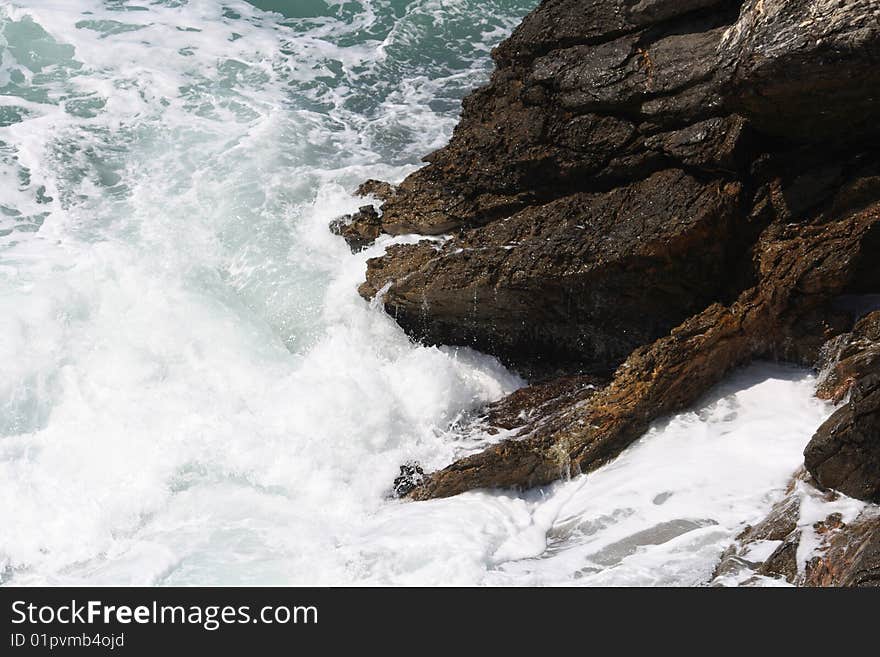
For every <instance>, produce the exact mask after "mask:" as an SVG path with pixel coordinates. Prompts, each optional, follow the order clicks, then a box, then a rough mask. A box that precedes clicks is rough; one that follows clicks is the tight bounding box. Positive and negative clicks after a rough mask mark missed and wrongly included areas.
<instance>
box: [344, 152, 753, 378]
mask: <svg viewBox="0 0 880 657" xmlns="http://www.w3.org/2000/svg"><path fill="white" fill-rule="evenodd" d="M740 202H741V188H740V187H739V185H736V184H726V183H722V182H720V181H719V182H716V183H714V184H709V185H707V184H705V183H702V182H700V181H698V180H697V179H695V178H693V177H692V176H689V175H687V174H685V173H684V172H682V171H680V170H675V169H672V170H667V171H661V172H658V173H656V174H654V175H652V176H650V177H649V178H647V179H646V180H644V181H641V182H639V183H635V184H633V185H629V186H624V187H620V188H617V189H615V190H612V191H610V192H607V193H601V194H577V195H573V196H568V197H564V198H561V199H559V200H557V201H554V202H552V203H549V204H547V205H543V206H540V207H537V208H529V209H526V210H523V211H521V212H519V213H516V214H514V215H512V216H511V217H510V218H509V219H508V220H506V221H504V222H502V223H499V224H498V225H496V226H494V227H493V230H491V231H487V230H484V231H473V232H470V233H466V234H464V235H462V236H460V237H457V238H455V239H452V240H449V241H447V242H446V243H445V244H443V246H442V247H440V248H435V247H434V246H433V245H427V244H423V245H417V246H403V247H400V248H395V249H394V250H391V251H389V252H388V254H387V255H386V256H384V257H382V258H377V259H373V260H370V261H369V262H368V268H367V275H366V279H367V280H366V283H365V284H364V285H363V286H362V287H361V289H360V291H361V294H363V295H364V296H367V297H372V296H373V295H374V294H375V293H376V292H377V291H378V290H379V289H381V288H382V287H384V286H385V285H386V284H387V283H388V282H389V281H390V282H391V285H390V287H389V288H388V289H387V291H386V292H385V295H384V297H383V302H384V304H385V308H386V309H387V310H388V312H389V313H390V314H391V315H392V316H394V317H395V319H396V320H397V321H398V323H399V324H400V325H401V326H403V327H404V328H405V329H406V330H407V332H408V333H410V334H411V335H413V336H414V337H416V338H418V339H421V340H424V341H427V342H430V343H435V344H465V345H470V346H474V347H476V348H478V349H481V350H483V351H487V352H490V353H493V354H496V355H499V356H501V357H502V358H503V359H505V360H506V361H507V362H508V363H510V364H512V365H515V366H517V367H518V368H519V369H520V371H525V372H528V373H529V374H534V373H536V372H540V371H541V369H542V368H546V367H549V368H553V367H555V366H557V365H558V364H560V363H565V364H566V365H567V366H568V367H570V368H572V369H583V370H585V371H587V372H594V373H598V374H609V373H610V372H611V371H613V370H614V368H615V367H616V366H617V365H618V364H619V363H620V362H621V361H622V360H623V359H624V358H625V357H626V355H627V354H629V353H630V352H631V351H632V350H633V349H634V348H636V347H638V346H641V345H643V344H645V343H649V342H651V341H652V340H655V339H657V338H659V337H660V336H662V335H665V334H666V333H668V332H669V330H670V329H671V328H673V327H674V326H675V325H676V324H678V323H680V322H681V321H682V320H683V319H685V318H686V317H688V316H689V315H692V314H693V313H695V312H698V311H699V310H701V309H702V308H704V307H706V306H707V305H708V304H710V303H711V302H713V301H715V300H717V299H719V298H722V297H723V296H724V293H725V291H724V289H723V281H724V278H725V276H724V275H725V272H726V271H727V269H728V268H729V267H730V266H731V262H732V260H733V259H734V258H736V257H739V256H741V255H742V251H743V249H744V247H743V243H744V242H745V239H744V236H743V234H742V233H743V232H746V231H747V230H748V226H747V225H746V224H744V223H743V222H738V221H736V220H735V217H736V215H737V213H738V211H739V209H740V207H739V206H740ZM389 264H390V265H392V266H393V269H392V268H390V267H389Z"/></svg>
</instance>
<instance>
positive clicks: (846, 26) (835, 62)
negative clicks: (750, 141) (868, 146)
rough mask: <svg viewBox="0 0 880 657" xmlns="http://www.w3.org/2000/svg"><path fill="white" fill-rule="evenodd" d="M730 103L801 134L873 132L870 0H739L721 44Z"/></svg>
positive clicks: (878, 128) (875, 73)
mask: <svg viewBox="0 0 880 657" xmlns="http://www.w3.org/2000/svg"><path fill="white" fill-rule="evenodd" d="M720 62H721V63H722V66H724V67H727V68H729V69H731V70H732V80H731V83H730V84H731V86H730V88H729V89H728V90H727V91H726V94H727V96H728V98H729V99H730V105H732V106H734V107H736V108H737V109H738V110H739V111H740V112H741V113H743V114H745V115H746V116H748V117H749V118H750V119H751V120H752V121H753V122H754V124H755V125H756V126H757V127H758V128H759V129H761V130H763V131H766V132H769V133H773V134H778V135H784V136H787V137H793V138H797V139H803V140H815V139H817V138H819V137H824V138H837V139H845V140H858V139H860V138H862V137H864V136H867V135H877V134H878V132H880V125H878V123H877V120H876V108H877V100H876V99H877V89H878V87H880V68H878V63H880V10H878V7H877V3H876V2H875V0H846V2H840V1H839V0H809V1H808V0H746V2H745V3H744V5H743V9H742V13H741V15H740V18H739V20H737V22H736V24H735V25H733V26H732V27H731V28H730V29H729V30H728V31H727V32H726V33H725V35H724V39H723V40H722V42H721V46H720Z"/></svg>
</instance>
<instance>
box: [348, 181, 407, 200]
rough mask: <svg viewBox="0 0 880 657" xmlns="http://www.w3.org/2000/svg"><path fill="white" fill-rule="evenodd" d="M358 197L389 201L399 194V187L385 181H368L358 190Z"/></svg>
mask: <svg viewBox="0 0 880 657" xmlns="http://www.w3.org/2000/svg"><path fill="white" fill-rule="evenodd" d="M355 194H357V195H358V196H372V197H373V198H377V199H379V200H381V201H389V200H391V199H392V198H394V196H395V195H396V194H397V187H395V186H394V185H392V184H391V183H387V182H385V181H383V180H374V179H370V180H367V181H365V182H363V183H361V185H360V186H359V187H358V188H357V191H356V192H355Z"/></svg>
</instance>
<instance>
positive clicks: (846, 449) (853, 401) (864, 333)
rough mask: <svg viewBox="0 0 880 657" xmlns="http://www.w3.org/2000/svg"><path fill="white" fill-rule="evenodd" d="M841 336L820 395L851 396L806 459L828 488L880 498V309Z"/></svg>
mask: <svg viewBox="0 0 880 657" xmlns="http://www.w3.org/2000/svg"><path fill="white" fill-rule="evenodd" d="M835 342H836V344H835V345H834V349H835V352H836V358H837V362H836V363H835V364H834V365H833V366H831V367H830V368H829V371H828V374H827V375H826V377H825V378H824V380H823V381H822V382H821V383H820V386H819V395H820V396H824V397H826V398H832V399H836V400H838V401H839V400H840V399H841V398H842V397H843V396H845V395H849V397H850V399H849V401H848V402H847V403H846V404H845V405H844V406H842V407H841V408H839V409H838V410H837V412H836V413H834V415H832V416H831V417H830V418H829V419H828V420H827V421H826V422H825V423H824V424H823V425H822V426H821V427H819V430H818V431H817V432H816V435H815V436H813V439H812V440H811V441H810V443H809V444H808V445H807V448H806V449H805V450H804V463H805V465H806V467H807V470H809V472H810V474H812V475H813V477H814V478H815V480H816V481H817V482H818V484H819V485H820V486H822V487H823V488H831V489H834V490H838V491H840V492H842V493H844V494H846V495H848V496H850V497H855V498H857V499H860V500H865V501H868V502H880V312H874V313H871V314H869V315H868V316H867V317H865V318H864V319H862V320H861V321H859V323H858V324H856V326H855V328H854V329H853V331H852V333H849V334H847V335H843V336H840V338H838V339H837V340H836V341H835Z"/></svg>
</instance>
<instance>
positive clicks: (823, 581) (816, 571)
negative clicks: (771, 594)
mask: <svg viewBox="0 0 880 657" xmlns="http://www.w3.org/2000/svg"><path fill="white" fill-rule="evenodd" d="M801 584H802V586H848V587H868V586H871V587H874V586H880V515H877V514H876V512H873V513H870V514H865V517H864V518H862V519H860V520H858V521H856V522H853V523H851V524H850V525H847V526H846V527H845V528H843V529H842V530H841V531H836V532H834V533H832V534H831V536H830V540H827V541H826V543H825V547H824V551H823V554H822V555H821V556H820V557H819V558H817V559H816V560H814V561H813V562H812V563H811V564H810V567H809V568H808V569H807V573H806V577H805V579H804V581H803V582H801Z"/></svg>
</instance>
